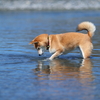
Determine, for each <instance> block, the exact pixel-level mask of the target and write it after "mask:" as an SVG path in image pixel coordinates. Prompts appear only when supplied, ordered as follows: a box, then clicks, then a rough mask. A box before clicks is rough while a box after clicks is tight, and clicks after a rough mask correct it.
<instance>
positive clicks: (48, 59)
mask: <svg viewBox="0 0 100 100" xmlns="http://www.w3.org/2000/svg"><path fill="white" fill-rule="evenodd" d="M43 61H52V59H50V58H46V59H44V60H43Z"/></svg>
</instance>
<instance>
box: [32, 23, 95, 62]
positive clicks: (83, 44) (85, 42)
mask: <svg viewBox="0 0 100 100" xmlns="http://www.w3.org/2000/svg"><path fill="white" fill-rule="evenodd" d="M76 30H77V31H81V30H87V34H83V33H78V32H68V33H62V34H52V35H48V34H41V35H39V36H37V37H36V38H34V39H33V40H32V41H31V42H30V44H33V45H34V47H35V48H36V49H37V51H38V54H39V56H41V55H42V54H43V48H45V49H47V50H49V52H50V53H53V54H52V55H51V57H50V58H49V60H53V59H54V58H55V57H58V56H60V55H62V54H66V53H69V52H70V51H72V50H73V49H74V48H76V47H79V48H80V51H81V53H82V56H83V58H84V59H85V58H88V57H90V55H91V52H92V49H93V44H92V41H91V38H92V37H93V35H94V32H95V30H96V27H95V25H94V24H93V23H92V22H89V21H84V22H81V23H80V24H79V25H78V26H77V29H76Z"/></svg>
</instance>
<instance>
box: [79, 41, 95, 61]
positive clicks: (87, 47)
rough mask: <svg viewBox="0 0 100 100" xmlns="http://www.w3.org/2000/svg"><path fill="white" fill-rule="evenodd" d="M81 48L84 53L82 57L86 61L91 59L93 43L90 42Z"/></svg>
mask: <svg viewBox="0 0 100 100" xmlns="http://www.w3.org/2000/svg"><path fill="white" fill-rule="evenodd" d="M79 47H80V50H81V52H82V56H83V58H84V59H85V58H88V57H90V55H91V52H92V49H93V45H92V43H90V42H89V43H85V44H82V45H80V46H79Z"/></svg>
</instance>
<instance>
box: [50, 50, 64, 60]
mask: <svg viewBox="0 0 100 100" xmlns="http://www.w3.org/2000/svg"><path fill="white" fill-rule="evenodd" d="M61 54H62V50H58V51H56V52H55V53H54V54H53V55H52V56H51V57H50V58H49V60H53V59H54V58H55V57H57V56H59V55H61Z"/></svg>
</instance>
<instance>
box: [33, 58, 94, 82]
mask: <svg viewBox="0 0 100 100" xmlns="http://www.w3.org/2000/svg"><path fill="white" fill-rule="evenodd" d="M33 71H34V73H35V74H36V75H37V76H38V77H37V78H39V79H50V80H66V79H67V78H78V79H83V78H84V79H89V78H90V79H93V78H92V77H93V76H92V62H91V60H90V59H84V60H80V61H79V62H76V61H72V60H66V59H54V60H52V61H50V62H43V61H39V62H38V65H37V68H35V69H33Z"/></svg>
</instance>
